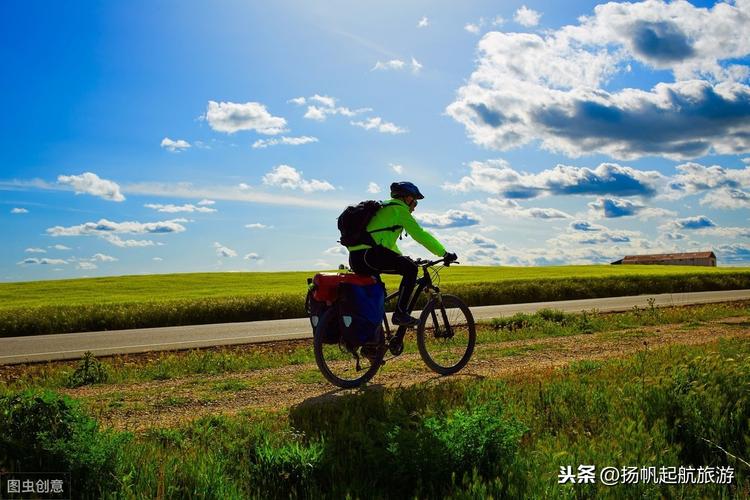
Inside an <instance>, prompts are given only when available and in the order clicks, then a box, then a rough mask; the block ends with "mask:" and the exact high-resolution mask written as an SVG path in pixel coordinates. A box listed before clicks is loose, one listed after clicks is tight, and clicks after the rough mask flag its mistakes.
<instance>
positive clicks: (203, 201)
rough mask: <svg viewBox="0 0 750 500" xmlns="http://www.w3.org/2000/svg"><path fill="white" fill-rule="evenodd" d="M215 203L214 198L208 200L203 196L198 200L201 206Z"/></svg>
mask: <svg viewBox="0 0 750 500" xmlns="http://www.w3.org/2000/svg"><path fill="white" fill-rule="evenodd" d="M215 204H216V202H215V201H213V200H207V199H205V198H203V199H202V200H201V201H199V202H198V205H199V206H201V207H203V206H207V205H215Z"/></svg>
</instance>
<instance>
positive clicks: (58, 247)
mask: <svg viewBox="0 0 750 500" xmlns="http://www.w3.org/2000/svg"><path fill="white" fill-rule="evenodd" d="M49 248H54V249H55V250H70V247H66V246H65V245H52V246H50V247H49Z"/></svg>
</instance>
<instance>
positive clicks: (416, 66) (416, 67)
mask: <svg viewBox="0 0 750 500" xmlns="http://www.w3.org/2000/svg"><path fill="white" fill-rule="evenodd" d="M421 70H422V64H421V63H420V62H419V61H417V60H416V59H414V56H412V58H411V71H412V73H419V72H420V71H421Z"/></svg>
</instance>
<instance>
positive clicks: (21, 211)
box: [10, 207, 29, 214]
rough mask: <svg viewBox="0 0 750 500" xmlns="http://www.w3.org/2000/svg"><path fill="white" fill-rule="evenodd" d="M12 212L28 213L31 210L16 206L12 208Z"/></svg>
mask: <svg viewBox="0 0 750 500" xmlns="http://www.w3.org/2000/svg"><path fill="white" fill-rule="evenodd" d="M10 213H12V214H27V213H29V211H28V210H26V209H25V208H19V207H15V208H13V209H11V211H10Z"/></svg>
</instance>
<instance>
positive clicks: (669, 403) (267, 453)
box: [0, 340, 750, 498]
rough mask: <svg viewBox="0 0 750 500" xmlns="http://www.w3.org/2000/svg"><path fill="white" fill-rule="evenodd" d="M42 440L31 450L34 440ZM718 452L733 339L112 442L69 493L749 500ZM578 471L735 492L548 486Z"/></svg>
mask: <svg viewBox="0 0 750 500" xmlns="http://www.w3.org/2000/svg"><path fill="white" fill-rule="evenodd" d="M11 397H16V396H11ZM7 401H8V399H7V398H5V399H0V403H2V404H6V403H5V402H7ZM3 409H4V408H3ZM2 414H3V413H1V412H0V415H2ZM16 414H18V412H16ZM19 418H20V417H19ZM24 418H26V417H24ZM45 422H46V421H45ZM45 425H49V423H48V422H47V423H42V424H40V426H39V427H35V428H34V429H35V430H34V432H35V434H33V435H34V436H36V438H34V439H37V440H38V441H43V440H44V438H45V435H43V434H40V433H41V432H42V430H43V429H42V427H44V426H45ZM14 432H15V431H11V432H10V433H6V437H5V438H4V439H8V436H10V438H11V439H13V438H16V437H17V436H15V434H14ZM0 442H1V441H0ZM92 442H93V440H92ZM718 447H721V448H723V449H724V450H726V451H727V452H729V453H731V454H732V455H734V456H735V457H744V458H745V459H747V457H748V456H750V343H748V342H746V341H742V340H731V341H721V342H719V343H717V344H714V345H712V346H701V347H684V346H681V347H671V348H668V349H663V350H657V351H651V352H649V351H645V350H644V351H643V352H642V353H640V354H638V355H636V356H633V357H630V358H626V359H618V360H610V361H596V362H593V361H582V362H578V363H576V364H573V365H570V366H568V367H566V368H563V369H558V370H554V371H552V370H550V371H548V372H546V373H542V374H531V375H527V376H524V377H521V378H517V379H515V380H509V381H500V380H490V379H487V380H466V379H464V380H454V381H446V382H444V383H441V384H427V385H420V386H415V387H410V388H399V389H393V390H383V389H378V388H370V389H369V390H366V391H362V392H359V393H353V394H346V395H342V396H323V397H319V398H314V399H312V400H309V401H306V402H304V403H302V404H300V405H298V406H296V407H294V408H293V409H292V410H291V411H290V412H289V413H288V414H287V413H286V412H284V413H275V414H260V415H259V414H255V415H250V414H248V415H239V416H235V417H226V416H222V417H218V416H211V417H205V418H202V419H199V420H196V421H194V422H192V423H190V424H188V425H186V426H184V427H181V428H176V429H171V428H166V429H157V430H152V431H149V432H147V433H144V434H141V435H138V436H136V437H135V438H134V439H132V440H130V441H128V440H125V441H124V442H123V443H122V446H121V447H120V448H119V452H118V454H117V460H116V461H114V462H112V463H115V464H116V469H115V471H114V472H113V476H114V477H115V478H116V480H115V481H113V482H112V483H111V487H110V488H111V489H110V490H109V491H106V492H102V491H98V490H97V489H96V488H95V487H92V488H93V489H90V490H84V491H83V492H82V494H84V495H87V496H93V495H95V494H97V493H98V494H99V495H102V496H118V497H122V496H126V497H136V498H142V497H148V498H150V497H163V496H164V497H166V496H168V497H170V498H171V497H178V498H188V497H196V496H199V497H202V498H268V497H278V498H288V497H290V496H291V497H306V498H308V497H310V498H319V497H323V498H325V497H328V498H342V497H345V496H350V497H352V498H374V497H377V498H383V497H399V498H404V497H406V498H411V497H414V496H417V497H432V498H443V497H446V496H450V497H457V498H486V497H489V496H492V497H495V498H507V497H510V498H549V497H554V498H599V497H612V496H614V497H618V498H619V497H628V498H655V497H668V498H674V497H678V498H709V497H710V498H717V497H719V498H747V496H748V494H750V469H748V468H747V467H746V466H744V465H743V464H742V463H741V461H740V460H738V459H735V458H732V456H731V455H729V454H727V453H725V452H722V451H721V450H720V449H719V448H718ZM2 449H3V448H0V450H2ZM5 449H7V448H5ZM83 451H85V450H83ZM0 456H2V455H0ZM581 464H593V465H596V466H597V468H602V467H605V466H612V467H625V466H636V467H648V466H654V467H657V469H658V468H659V467H662V466H665V467H666V466H674V467H679V466H693V467H698V466H731V467H733V468H734V471H735V478H734V481H733V482H732V484H730V485H716V484H707V485H701V484H689V485H682V486H677V485H670V484H644V483H639V484H631V485H618V486H612V487H607V486H603V485H602V484H601V483H599V482H597V483H595V484H572V485H571V484H565V485H560V484H558V473H559V471H560V467H566V466H572V467H573V468H574V469H575V468H576V467H577V466H578V465H581ZM2 466H3V464H1V463H0V467H2Z"/></svg>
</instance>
